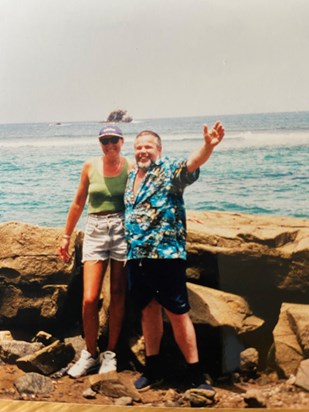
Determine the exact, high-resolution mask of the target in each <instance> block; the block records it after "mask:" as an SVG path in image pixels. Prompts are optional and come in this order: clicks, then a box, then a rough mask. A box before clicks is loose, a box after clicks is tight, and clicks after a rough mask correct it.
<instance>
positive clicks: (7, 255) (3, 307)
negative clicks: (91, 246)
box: [0, 222, 82, 328]
mask: <svg viewBox="0 0 309 412" xmlns="http://www.w3.org/2000/svg"><path fill="white" fill-rule="evenodd" d="M62 233H63V230H62V229H52V228H44V227H39V226H35V225H30V224H26V223H20V222H7V223H2V224H0V244H1V249H0V326H6V325H7V326H10V327H12V326H16V327H22V328H25V327H27V326H28V327H29V326H30V327H33V326H34V325H35V326H38V327H39V325H43V326H46V324H48V323H54V322H55V321H57V318H58V316H59V315H60V314H61V311H62V309H63V308H64V306H65V302H66V300H67V296H68V288H69V286H70V284H71V283H72V280H73V278H74V277H75V276H76V273H77V272H78V266H79V265H80V263H79V260H80V259H79V249H78V245H79V244H80V240H79V239H80V237H81V235H82V234H81V233H79V232H76V233H74V234H73V236H72V241H71V249H70V252H71V253H72V259H71V261H70V262H69V264H65V263H63V262H62V261H61V260H60V259H59V256H58V246H59V243H60V239H61V236H62Z"/></svg>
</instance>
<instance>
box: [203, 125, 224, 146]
mask: <svg viewBox="0 0 309 412" xmlns="http://www.w3.org/2000/svg"><path fill="white" fill-rule="evenodd" d="M223 136H224V127H223V126H222V124H221V123H220V122H216V124H215V125H214V126H213V128H212V129H211V130H210V131H208V126H207V124H205V125H204V139H205V143H206V145H207V146H209V147H211V148H212V149H214V148H215V146H217V144H219V143H220V142H221V140H222V139H223Z"/></svg>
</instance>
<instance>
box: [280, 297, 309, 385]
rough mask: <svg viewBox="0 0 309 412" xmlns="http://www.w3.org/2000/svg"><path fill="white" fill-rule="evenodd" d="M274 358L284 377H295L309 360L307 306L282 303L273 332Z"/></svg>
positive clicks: (308, 306) (308, 316)
mask: <svg viewBox="0 0 309 412" xmlns="http://www.w3.org/2000/svg"><path fill="white" fill-rule="evenodd" d="M273 336H274V356H275V362H276V365H277V367H278V369H279V372H280V373H281V374H282V375H283V376H284V377H289V376H290V375H295V374H296V372H297V370H298V367H299V365H300V363H301V362H302V361H303V360H305V359H308V358H309V305H297V304H292V303H283V304H282V307H281V311H280V316H279V320H278V323H277V325H276V327H275V328H274V331H273Z"/></svg>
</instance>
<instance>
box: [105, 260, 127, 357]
mask: <svg viewBox="0 0 309 412" xmlns="http://www.w3.org/2000/svg"><path fill="white" fill-rule="evenodd" d="M125 295H126V269H125V267H124V262H120V261H117V260H113V259H112V260H111V272H110V308H109V328H108V329H109V334H108V344H107V350H110V351H113V352H114V351H115V348H116V345H117V343H118V339H119V335H120V332H121V328H122V322H123V318H124V311H125V297H126V296H125Z"/></svg>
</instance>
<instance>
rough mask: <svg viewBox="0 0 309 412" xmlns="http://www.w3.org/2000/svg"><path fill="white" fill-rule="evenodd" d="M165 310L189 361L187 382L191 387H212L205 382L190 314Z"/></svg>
mask: <svg viewBox="0 0 309 412" xmlns="http://www.w3.org/2000/svg"><path fill="white" fill-rule="evenodd" d="M165 310H166V314H167V316H168V318H169V320H170V322H171V325H172V329H173V333H174V337H175V340H176V343H177V345H178V347H179V349H180V350H181V352H182V354H183V356H184V358H185V361H186V363H187V377H186V380H187V384H188V385H189V386H190V387H197V388H201V389H212V388H211V387H210V386H209V385H207V384H206V383H205V378H204V376H203V373H202V369H201V365H200V363H199V356H198V350H197V342H196V334H195V330H194V326H193V323H192V320H191V318H190V316H189V314H188V313H184V314H175V313H173V312H170V311H169V310H167V309H165Z"/></svg>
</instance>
